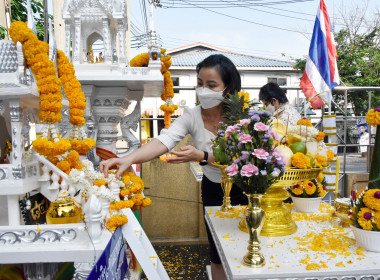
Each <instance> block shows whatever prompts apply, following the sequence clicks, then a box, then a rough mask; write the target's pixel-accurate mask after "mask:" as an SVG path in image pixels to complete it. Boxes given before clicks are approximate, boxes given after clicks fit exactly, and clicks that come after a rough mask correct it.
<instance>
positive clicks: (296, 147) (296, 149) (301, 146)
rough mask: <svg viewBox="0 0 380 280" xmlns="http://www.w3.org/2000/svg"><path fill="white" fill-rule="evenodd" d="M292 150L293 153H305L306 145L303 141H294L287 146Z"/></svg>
mask: <svg viewBox="0 0 380 280" xmlns="http://www.w3.org/2000/svg"><path fill="white" fill-rule="evenodd" d="M289 148H290V149H291V150H292V152H293V154H295V153H303V154H306V145H305V143H304V142H296V143H293V144H291V145H290V146H289Z"/></svg>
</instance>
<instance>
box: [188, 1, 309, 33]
mask: <svg viewBox="0 0 380 280" xmlns="http://www.w3.org/2000/svg"><path fill="white" fill-rule="evenodd" d="M183 2H187V1H185V0H183ZM189 4H190V5H193V6H195V7H198V8H201V9H203V10H206V11H209V12H212V13H215V14H218V15H222V16H225V17H229V18H233V19H236V20H240V21H244V22H248V23H252V24H255V25H260V26H264V27H268V28H272V29H278V30H283V31H289V32H294V33H301V32H299V31H296V30H291V29H287V28H282V27H276V26H272V25H267V24H263V23H258V22H254V21H250V20H247V19H242V18H238V17H235V16H232V15H227V14H224V13H221V12H217V11H214V10H211V9H209V8H205V7H201V6H199V5H197V4H191V3H189ZM305 34H308V35H310V34H311V33H307V32H305Z"/></svg>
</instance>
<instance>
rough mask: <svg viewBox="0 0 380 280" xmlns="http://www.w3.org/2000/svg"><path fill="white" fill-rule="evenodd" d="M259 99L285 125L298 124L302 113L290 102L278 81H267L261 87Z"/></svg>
mask: <svg viewBox="0 0 380 280" xmlns="http://www.w3.org/2000/svg"><path fill="white" fill-rule="evenodd" d="M259 100H260V101H262V102H263V104H264V105H265V106H266V107H267V111H269V112H270V113H271V114H272V115H273V117H275V118H276V119H279V120H281V121H282V122H283V123H284V124H285V125H288V124H290V125H296V124H297V121H298V120H299V119H301V115H300V113H298V111H297V110H296V109H295V108H294V107H293V106H292V105H290V104H289V101H288V98H287V97H286V94H285V92H284V91H283V90H282V89H281V88H280V87H279V85H278V84H276V83H267V84H266V85H264V86H263V87H261V88H260V92H259Z"/></svg>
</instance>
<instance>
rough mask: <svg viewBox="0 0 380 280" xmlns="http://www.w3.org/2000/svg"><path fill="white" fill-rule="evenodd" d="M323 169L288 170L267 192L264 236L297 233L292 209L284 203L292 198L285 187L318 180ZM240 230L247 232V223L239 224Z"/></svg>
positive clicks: (263, 199) (264, 205)
mask: <svg viewBox="0 0 380 280" xmlns="http://www.w3.org/2000/svg"><path fill="white" fill-rule="evenodd" d="M321 171H322V168H310V169H288V170H287V171H286V172H285V173H284V174H283V175H282V176H281V178H280V179H279V180H278V181H277V182H276V183H275V184H273V185H272V186H270V188H269V189H268V190H267V192H266V193H265V195H264V196H263V198H262V200H261V207H262V208H263V209H264V211H265V222H264V226H263V228H262V230H261V235H264V236H284V235H290V234H293V233H295V232H296V231H297V225H296V223H295V222H294V221H293V220H292V215H291V209H290V208H289V207H288V206H286V205H285V203H283V201H284V200H286V199H287V198H289V197H290V194H289V192H288V191H286V190H285V189H284V187H289V186H292V185H294V184H296V183H297V182H299V181H305V180H311V179H315V178H317V176H318V174H319V172H321ZM239 229H240V230H242V231H244V232H247V228H246V226H245V221H244V220H241V221H240V222H239Z"/></svg>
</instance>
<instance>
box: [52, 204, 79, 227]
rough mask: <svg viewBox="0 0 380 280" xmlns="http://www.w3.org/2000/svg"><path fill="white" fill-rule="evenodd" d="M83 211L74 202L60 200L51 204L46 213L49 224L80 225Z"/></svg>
mask: <svg viewBox="0 0 380 280" xmlns="http://www.w3.org/2000/svg"><path fill="white" fill-rule="evenodd" d="M81 212H82V209H81V208H79V207H78V206H76V205H75V203H74V201H70V200H69V201H65V200H59V201H54V202H52V203H51V204H50V207H49V209H48V211H47V213H46V223H47V224H72V223H79V222H80V219H81Z"/></svg>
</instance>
